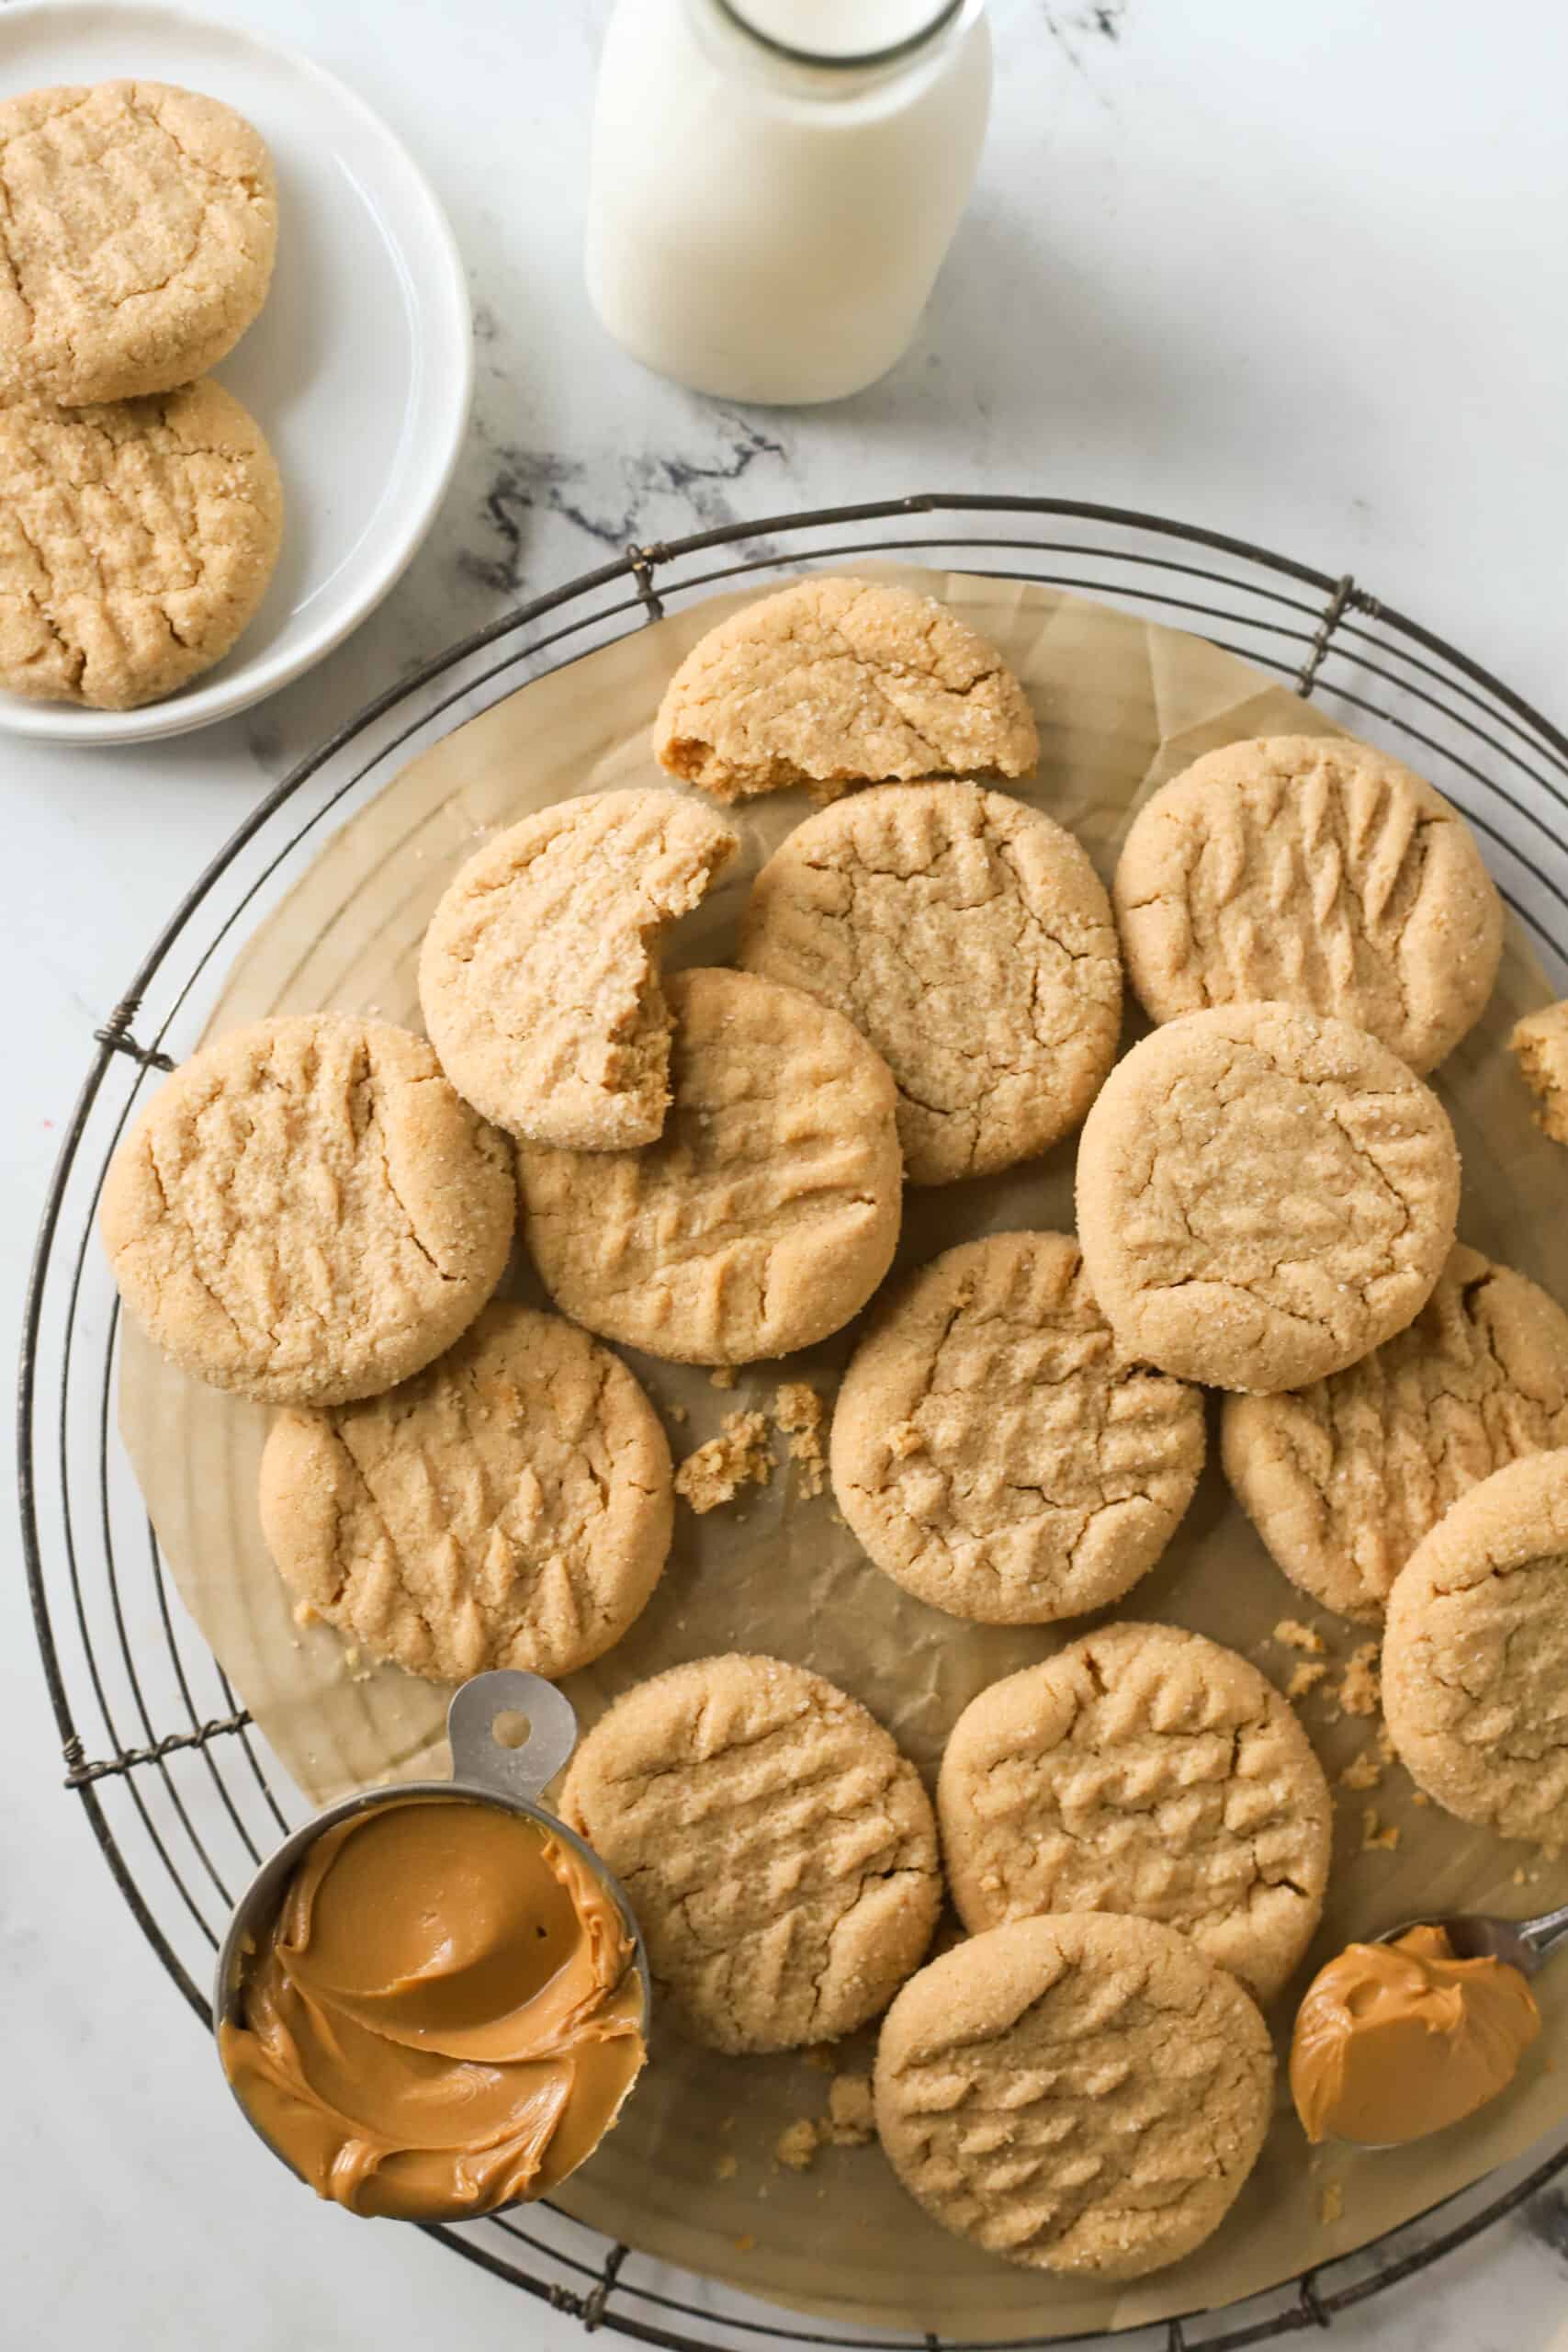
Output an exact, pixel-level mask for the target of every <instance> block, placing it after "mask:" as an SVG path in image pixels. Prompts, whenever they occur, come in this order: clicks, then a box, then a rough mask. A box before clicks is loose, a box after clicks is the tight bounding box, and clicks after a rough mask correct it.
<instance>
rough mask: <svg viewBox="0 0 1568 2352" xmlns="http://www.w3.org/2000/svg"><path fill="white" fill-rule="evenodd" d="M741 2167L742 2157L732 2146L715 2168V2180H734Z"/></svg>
mask: <svg viewBox="0 0 1568 2352" xmlns="http://www.w3.org/2000/svg"><path fill="white" fill-rule="evenodd" d="M739 2169H740V2159H739V2156H738V2155H737V2154H735V2151H734V2150H733V2149H732V2148H727V2149H726V2150H725V2152H724V2154H723V2155H722V2156H720V2158H719V2160H718V2162H717V2164H716V2165H715V2166H714V2168H713V2177H714V2178H715V2180H733V2179H734V2178H735V2176H736V2174H737V2173H738V2172H739Z"/></svg>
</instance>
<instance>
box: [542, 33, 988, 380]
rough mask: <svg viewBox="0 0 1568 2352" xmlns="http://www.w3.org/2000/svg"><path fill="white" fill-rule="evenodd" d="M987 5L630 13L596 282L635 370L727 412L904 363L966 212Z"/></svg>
mask: <svg viewBox="0 0 1568 2352" xmlns="http://www.w3.org/2000/svg"><path fill="white" fill-rule="evenodd" d="M990 91H991V51H990V39H989V34H988V31H987V25H986V18H985V13H984V0H947V4H946V5H942V0H617V6H616V8H615V14H614V16H613V17H612V18H611V20H610V26H609V30H608V33H607V35H606V37H605V42H604V58H603V61H602V62H601V65H600V69H599V90H598V99H597V105H596V108H595V116H594V124H593V156H592V175H591V181H590V189H589V205H588V255H587V264H588V290H589V293H590V295H591V296H592V301H593V305H594V308H595V309H596V310H597V311H598V313H599V316H600V318H601V319H602V320H603V321H604V324H605V326H606V327H608V329H609V331H610V333H611V334H613V335H614V336H615V339H616V341H617V342H618V343H620V344H622V345H625V347H626V350H627V351H629V352H631V353H632V355H633V356H634V357H636V358H637V359H640V360H641V361H643V363H644V364H645V365H646V366H648V367H649V368H657V369H658V370H659V372H660V374H661V375H665V376H673V377H675V378H677V379H679V381H680V382H682V383H683V384H689V385H691V386H692V387H693V388H694V390H697V391H702V392H712V393H716V394H717V395H718V396H719V397H721V398H723V399H727V400H735V401H831V400H839V399H841V398H842V397H843V396H844V395H845V394H846V393H849V392H856V391H859V390H862V389H863V387H864V386H865V385H867V384H870V383H874V381H875V379H876V378H877V377H878V376H880V375H883V374H884V373H885V372H886V369H887V368H891V367H892V365H893V363H894V361H895V360H896V359H897V358H898V357H899V356H900V355H901V353H902V352H903V351H904V350H905V348H906V347H907V345H908V342H909V340H910V337H911V336H912V335H913V334H914V332H915V328H916V325H917V323H918V322H919V315H920V312H921V311H922V310H923V308H924V307H925V302H926V298H927V296H928V295H929V294H930V292H931V284H932V281H933V279H934V278H935V277H936V274H937V270H938V269H939V267H940V266H941V264H942V256H943V254H945V253H946V251H947V248H948V246H949V244H950V243H952V240H953V231H954V230H955V229H956V228H957V226H958V219H959V215H960V213H961V212H962V211H963V209H964V203H965V201H966V199H967V198H968V195H969V190H970V187H971V184H972V183H973V180H974V176H975V169H976V164H977V163H978V160H979V154H980V145H981V141H982V140H983V139H984V136H985V130H986V115H987V108H988V106H989V103H990Z"/></svg>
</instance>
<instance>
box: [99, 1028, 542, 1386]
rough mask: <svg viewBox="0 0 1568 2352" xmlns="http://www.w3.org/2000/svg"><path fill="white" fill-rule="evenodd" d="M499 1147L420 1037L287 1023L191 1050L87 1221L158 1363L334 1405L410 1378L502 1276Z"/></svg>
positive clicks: (504, 1190)
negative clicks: (95, 1219) (159, 1354)
mask: <svg viewBox="0 0 1568 2352" xmlns="http://www.w3.org/2000/svg"><path fill="white" fill-rule="evenodd" d="M514 1207H515V1200H514V1192H513V1182H512V1174H511V1170H510V1169H509V1167H508V1165H507V1149H506V1144H505V1141H504V1138H503V1137H502V1136H499V1135H497V1134H496V1132H495V1130H494V1128H493V1127H487V1126H485V1125H483V1124H482V1123H481V1121H480V1120H479V1118H478V1117H477V1116H476V1115H475V1114H474V1113H473V1112H472V1111H471V1110H470V1109H469V1108H468V1104H467V1103H465V1102H463V1101H462V1100H461V1099H460V1098H459V1096H458V1095H457V1093H456V1092H455V1091H453V1089H452V1088H451V1087H450V1086H449V1085H448V1084H447V1082H446V1080H445V1079H444V1078H443V1077H442V1075H441V1072H440V1069H438V1067H437V1065H436V1060H435V1056H434V1054H433V1053H432V1051H431V1049H430V1047H429V1046H427V1045H426V1044H425V1042H424V1039H423V1037H415V1036H412V1035H411V1034H410V1033H409V1031H408V1030H406V1029H394V1028H392V1027H390V1026H389V1024H388V1023H386V1022H384V1021H362V1020H359V1019H357V1018H355V1017H353V1016H350V1015H348V1014H343V1013H305V1014H299V1015H294V1016H284V1017H281V1018H276V1019H273V1020H268V1021H256V1022H253V1023H251V1024H250V1025H249V1026H248V1027H246V1028H243V1029H231V1030H230V1031H229V1033H228V1034H227V1035H225V1036H221V1037H219V1038H217V1039H215V1040H214V1041H213V1043H212V1044H211V1045H209V1046H203V1047H202V1049H201V1051H200V1052H199V1053H197V1054H196V1055H193V1057H191V1059H190V1060H189V1061H188V1062H186V1064H185V1065H184V1066H183V1068H182V1069H178V1070H176V1071H175V1075H174V1077H173V1078H171V1079H170V1080H168V1081H167V1083H166V1084H165V1085H164V1086H163V1087H162V1088H161V1089H160V1090H159V1091H158V1092H157V1093H156V1094H155V1095H154V1096H153V1098H152V1102H151V1103H149V1104H148V1105H147V1108H146V1109H145V1110H144V1111H143V1112H142V1114H141V1117H140V1119H138V1121H137V1123H136V1125H134V1127H132V1129H131V1131H130V1135H129V1136H127V1137H126V1139H125V1141H124V1142H123V1143H122V1144H121V1145H120V1147H119V1149H118V1151H117V1152H116V1154H115V1156H114V1159H113V1160H112V1162H111V1163H110V1167H109V1171H108V1175H107V1179H106V1181H105V1184H104V1195H103V1204H102V1208H101V1210H100V1216H99V1222H100V1226H101V1229H102V1232H103V1238H104V1246H105V1248H106V1249H107V1251H108V1254H109V1262H110V1263H111V1265H112V1266H113V1268H114V1273H115V1280H116V1281H117V1282H118V1284H119V1289H120V1295H121V1296H122V1298H123V1299H124V1300H125V1303H126V1305H127V1306H129V1307H130V1309H131V1310H132V1312H133V1313H134V1314H135V1315H136V1316H137V1317H138V1319H139V1320H140V1321H141V1323H143V1324H144V1325H145V1326H146V1328H147V1329H148V1331H149V1332H150V1333H151V1334H152V1338H153V1339H154V1340H156V1341H157V1343H158V1345H159V1346H160V1347H161V1348H162V1349H163V1350H164V1353H165V1354H166V1355H169V1356H172V1357H173V1358H174V1361H175V1363H177V1364H179V1365H181V1366H182V1367H183V1369H184V1370H185V1371H186V1372H191V1373H194V1374H196V1375H197V1378H198V1379H200V1380H206V1381H209V1382H210V1383H211V1385H213V1386H214V1387H215V1388H231V1389H235V1390H237V1391H238V1392H239V1394H240V1395H241V1396H243V1397H256V1398H258V1399H259V1400H260V1401H261V1402H262V1403H264V1404H271V1405H337V1404H343V1403H344V1402H346V1401H347V1400H348V1399H350V1398H352V1397H374V1396H377V1395H378V1394H379V1392H380V1391H381V1390H382V1389H384V1388H390V1387H393V1386H394V1385H396V1383H397V1382H399V1381H400V1380H407V1379H408V1378H409V1377H410V1376H411V1375H412V1374H414V1373H416V1372H420V1371H422V1370H423V1367H424V1366H425V1365H426V1364H427V1363H430V1362H431V1361H432V1360H433V1358H434V1357H436V1356H438V1355H439V1354H440V1353H441V1351H442V1350H443V1349H444V1348H448V1347H450V1346H451V1344H452V1342H453V1340H456V1339H457V1336H458V1334H459V1333H460V1332H462V1331H464V1330H465V1329H467V1328H468V1325H469V1324H470V1323H471V1322H472V1321H473V1319H474V1317H475V1316H476V1315H477V1314H478V1313H479V1309H480V1307H481V1306H483V1305H484V1303H485V1301H486V1300H487V1299H488V1298H489V1296H490V1295H491V1291H493V1290H494V1288H495V1286H496V1283H498V1282H499V1281H500V1280H501V1277H502V1272H504V1270H505V1266H506V1260H507V1254H508V1251H509V1250H510V1248H511V1242H512V1227H513V1215H514Z"/></svg>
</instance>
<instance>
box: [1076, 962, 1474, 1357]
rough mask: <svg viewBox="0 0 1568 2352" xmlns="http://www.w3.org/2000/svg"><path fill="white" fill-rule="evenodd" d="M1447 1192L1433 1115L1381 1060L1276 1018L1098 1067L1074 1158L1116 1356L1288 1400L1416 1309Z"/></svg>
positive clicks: (1312, 1019)
mask: <svg viewBox="0 0 1568 2352" xmlns="http://www.w3.org/2000/svg"><path fill="white" fill-rule="evenodd" d="M1459 1177H1460V1170H1459V1153H1458V1151H1457V1149H1456V1148H1455V1145H1454V1139H1453V1131H1452V1129H1451V1128H1450V1125H1449V1123H1448V1119H1447V1117H1446V1116H1445V1114H1444V1112H1443V1109H1442V1105H1441V1104H1440V1103H1438V1098H1437V1096H1436V1095H1435V1094H1433V1093H1432V1091H1431V1090H1430V1089H1429V1088H1428V1087H1426V1086H1424V1085H1423V1084H1422V1082H1421V1080H1419V1079H1418V1078H1416V1077H1413V1076H1412V1074H1411V1072H1410V1071H1409V1070H1408V1069H1406V1068H1405V1066H1404V1063H1403V1062H1402V1061H1401V1060H1400V1059H1399V1058H1398V1057H1397V1055H1395V1054H1393V1052H1391V1050H1390V1049H1389V1047H1388V1046H1380V1045H1379V1044H1378V1042H1377V1040H1376V1039H1375V1038H1373V1037H1369V1036H1368V1035H1366V1033H1365V1031H1364V1030H1360V1029H1352V1028H1351V1027H1350V1026H1349V1024H1348V1023H1347V1022H1343V1021H1325V1020H1323V1019H1321V1018H1320V1017H1319V1016H1318V1015H1317V1014H1315V1013H1311V1012H1298V1011H1297V1010H1295V1009H1294V1008H1293V1007H1292V1006H1289V1005H1282V1004H1232V1005H1220V1006H1217V1007H1215V1008H1214V1010H1213V1011H1212V1012H1190V1013H1187V1014H1185V1015H1184V1016H1183V1017H1182V1018H1181V1019H1180V1020H1179V1021H1172V1022H1169V1023H1167V1025H1166V1026H1165V1027H1164V1028H1163V1029H1156V1031H1155V1033H1154V1035H1152V1036H1150V1037H1145V1039H1144V1040H1143V1041H1142V1043H1141V1044H1139V1045H1136V1046H1134V1048H1133V1050H1132V1052H1131V1053H1130V1054H1128V1055H1127V1056H1126V1057H1125V1058H1124V1059H1123V1060H1122V1061H1121V1062H1120V1063H1119V1064H1118V1065H1117V1067H1116V1069H1114V1070H1113V1071H1112V1072H1111V1078H1110V1079H1109V1080H1108V1081H1107V1083H1106V1085H1105V1087H1104V1089H1103V1091H1101V1093H1100V1098H1099V1100H1098V1101H1097V1102H1096V1103H1095V1104H1094V1107H1093V1109H1092V1110H1091V1111H1090V1113H1089V1119H1088V1121H1087V1123H1086V1125H1085V1127H1084V1132H1083V1139H1082V1141H1081V1143H1080V1144H1079V1147H1078V1163H1077V1212H1078V1238H1079V1241H1080V1242H1081V1244H1082V1247H1083V1254H1084V1264H1085V1266H1086V1268H1087V1269H1088V1272H1089V1282H1090V1283H1091V1285H1092V1286H1093V1290H1094V1295H1095V1296H1096V1298H1098V1300H1099V1301H1100V1306H1101V1307H1102V1308H1103V1310H1104V1312H1105V1314H1106V1316H1107V1317H1108V1319H1109V1321H1110V1324H1111V1329H1112V1330H1113V1331H1114V1332H1115V1334H1116V1339H1117V1343H1118V1345H1119V1347H1120V1348H1121V1349H1122V1352H1123V1354H1125V1355H1127V1356H1130V1357H1135V1358H1143V1359H1145V1360H1146V1361H1147V1362H1148V1363H1154V1364H1157V1365H1158V1366H1159V1367H1160V1369H1161V1370H1162V1371H1164V1372H1171V1373H1175V1374H1177V1375H1178V1377H1179V1378H1181V1379H1184V1380H1199V1381H1203V1382H1205V1383H1207V1384H1208V1385H1211V1386H1213V1387H1215V1388H1240V1389H1247V1390H1256V1391H1259V1392H1262V1393H1269V1392H1272V1391H1273V1390H1275V1389H1279V1388H1299V1387H1300V1386H1302V1385H1303V1383H1304V1382H1306V1381H1309V1380H1320V1379H1323V1378H1324V1377H1325V1375H1326V1374H1329V1373H1331V1372H1338V1371H1340V1370H1341V1369H1342V1368H1343V1367H1344V1366H1345V1365H1346V1364H1348V1363H1355V1362H1356V1361H1357V1359H1358V1358H1359V1357H1360V1356H1364V1355H1366V1354H1367V1353H1368V1352H1369V1351H1370V1350H1371V1349H1372V1348H1375V1347H1376V1346H1377V1345H1378V1343H1379V1341H1380V1340H1386V1339H1388V1338H1389V1337H1390V1336H1391V1335H1392V1334H1393V1332H1395V1331H1402V1330H1403V1329H1404V1327H1405V1325H1406V1324H1407V1323H1410V1322H1412V1321H1413V1320H1414V1319H1415V1317H1416V1315H1418V1314H1419V1312H1420V1310H1421V1308H1422V1307H1423V1306H1425V1304H1426V1302H1427V1299H1428V1298H1429V1297H1430V1296H1431V1295H1432V1291H1433V1288H1434V1286H1435V1284H1436V1283H1437V1280H1438V1274H1439V1273H1440V1272H1441V1271H1442V1266H1443V1261H1444V1259H1445V1258H1446V1257H1447V1256H1448V1253H1449V1250H1450V1247H1451V1245H1452V1242H1453V1238H1454V1216H1455V1213H1456V1211H1457V1209H1458V1206H1459Z"/></svg>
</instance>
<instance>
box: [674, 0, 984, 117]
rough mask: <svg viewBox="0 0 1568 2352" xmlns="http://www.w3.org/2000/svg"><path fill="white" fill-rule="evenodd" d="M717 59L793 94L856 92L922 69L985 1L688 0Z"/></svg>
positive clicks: (824, 96) (826, 96)
mask: <svg viewBox="0 0 1568 2352" xmlns="http://www.w3.org/2000/svg"><path fill="white" fill-rule="evenodd" d="M686 5H687V7H688V9H689V11H690V13H691V15H692V17H693V19H694V25H695V29H696V30H697V32H698V33H699V35H700V36H701V37H702V40H703V43H704V46H705V48H706V49H707V50H708V51H709V53H710V55H711V56H712V57H713V59H714V62H716V64H719V65H721V66H722V67H725V68H727V69H728V70H730V71H733V72H738V73H740V74H744V75H745V76H746V77H747V78H748V79H750V80H752V81H754V82H758V83H761V84H762V85H764V86H767V87H771V88H772V89H773V90H775V91H777V92H779V93H780V94H782V95H785V96H791V97H795V98H807V99H815V100H820V101H825V102H829V103H830V102H832V101H833V100H834V99H844V98H852V97H859V96H863V95H864V94H865V93H866V92H868V91H871V90H876V89H881V88H885V87H886V85H888V84H890V83H892V82H895V81H898V80H901V79H902V78H903V77H905V76H906V75H908V74H924V73H926V72H928V71H929V70H930V69H931V65H932V64H933V63H934V62H935V61H936V60H938V59H939V58H940V57H941V56H942V55H943V53H944V52H945V51H947V50H948V49H950V48H951V47H952V46H953V43H954V42H955V41H956V40H958V38H959V37H960V35H961V34H962V33H963V32H964V31H965V30H966V29H967V28H968V27H969V25H970V24H971V23H972V22H973V21H974V19H975V18H976V17H977V16H979V15H980V13H981V11H982V9H983V8H984V6H985V0H686Z"/></svg>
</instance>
